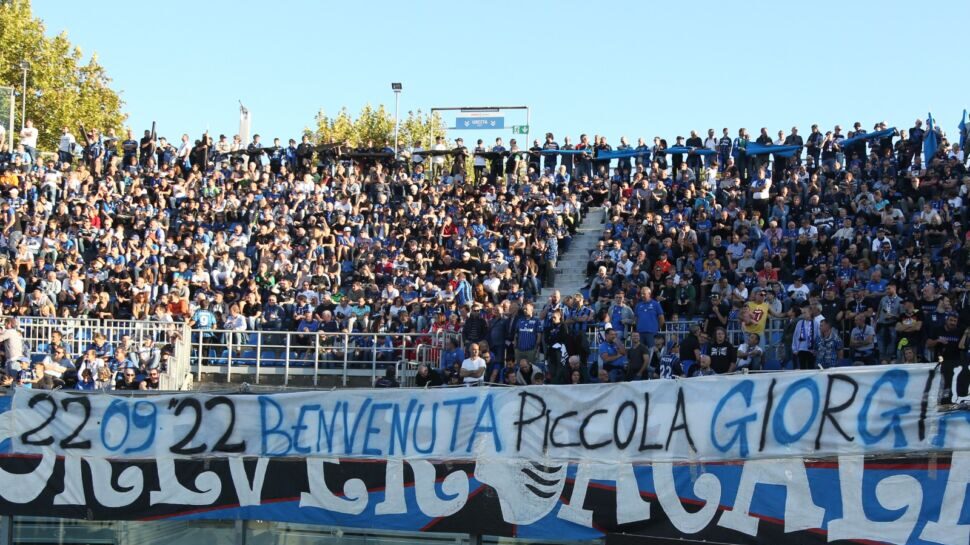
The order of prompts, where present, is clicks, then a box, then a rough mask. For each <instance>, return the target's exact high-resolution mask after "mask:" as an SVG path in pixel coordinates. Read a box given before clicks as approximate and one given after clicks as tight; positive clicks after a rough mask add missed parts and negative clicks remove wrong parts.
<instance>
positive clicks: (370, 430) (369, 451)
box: [363, 403, 392, 456]
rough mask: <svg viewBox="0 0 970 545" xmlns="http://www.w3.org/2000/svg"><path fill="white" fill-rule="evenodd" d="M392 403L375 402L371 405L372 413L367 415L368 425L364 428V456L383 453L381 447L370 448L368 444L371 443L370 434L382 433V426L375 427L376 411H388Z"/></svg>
mask: <svg viewBox="0 0 970 545" xmlns="http://www.w3.org/2000/svg"><path fill="white" fill-rule="evenodd" d="M391 407H392V405H391V404H390V403H374V404H373V405H371V406H370V414H369V415H367V427H366V428H364V450H363V452H364V456H380V455H381V454H383V453H382V452H381V449H379V448H370V447H368V446H367V445H369V444H370V436H371V435H377V434H379V433H381V429H380V428H375V427H374V426H373V424H374V413H376V412H377V411H386V410H388V409H390V408H391Z"/></svg>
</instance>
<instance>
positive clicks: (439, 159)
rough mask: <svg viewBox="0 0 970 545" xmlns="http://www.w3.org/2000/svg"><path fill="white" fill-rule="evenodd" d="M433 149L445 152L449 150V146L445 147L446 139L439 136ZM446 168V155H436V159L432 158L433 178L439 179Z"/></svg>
mask: <svg viewBox="0 0 970 545" xmlns="http://www.w3.org/2000/svg"><path fill="white" fill-rule="evenodd" d="M431 149H432V150H433V151H443V150H446V149H448V146H446V145H445V138H444V137H443V136H439V137H438V138H436V139H435V143H434V145H433V146H431ZM444 166H445V156H444V155H435V156H434V157H432V158H431V177H432V178H437V177H438V176H440V175H441V173H442V171H443V170H444Z"/></svg>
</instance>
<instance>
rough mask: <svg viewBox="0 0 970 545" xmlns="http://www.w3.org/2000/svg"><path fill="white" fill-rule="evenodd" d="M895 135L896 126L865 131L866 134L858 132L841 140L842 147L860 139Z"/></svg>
mask: <svg viewBox="0 0 970 545" xmlns="http://www.w3.org/2000/svg"><path fill="white" fill-rule="evenodd" d="M895 135H896V127H890V128H888V129H885V130H882V131H875V132H867V133H866V134H860V135H859V136H853V137H852V138H846V139H845V140H843V141H842V147H843V148H844V147H846V146H848V145H850V144H854V143H856V142H858V141H860V140H873V139H876V138H886V137H887V136H895Z"/></svg>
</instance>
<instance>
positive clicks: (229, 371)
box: [225, 330, 236, 382]
mask: <svg viewBox="0 0 970 545" xmlns="http://www.w3.org/2000/svg"><path fill="white" fill-rule="evenodd" d="M225 334H226V335H227V336H228V337H229V342H227V343H226V350H227V352H226V382H232V350H233V346H232V345H233V344H234V343H235V341H236V332H235V330H231V331H227V332H226V333H225Z"/></svg>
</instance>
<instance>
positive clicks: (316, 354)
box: [313, 331, 321, 386]
mask: <svg viewBox="0 0 970 545" xmlns="http://www.w3.org/2000/svg"><path fill="white" fill-rule="evenodd" d="M320 335H321V334H320V332H319V331H317V332H316V333H314V334H313V385H314V386H316V385H317V381H318V380H319V376H320V338H321V336H320Z"/></svg>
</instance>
